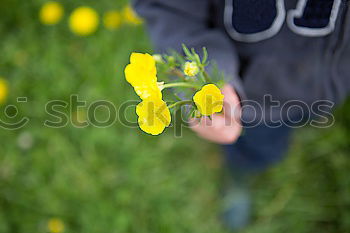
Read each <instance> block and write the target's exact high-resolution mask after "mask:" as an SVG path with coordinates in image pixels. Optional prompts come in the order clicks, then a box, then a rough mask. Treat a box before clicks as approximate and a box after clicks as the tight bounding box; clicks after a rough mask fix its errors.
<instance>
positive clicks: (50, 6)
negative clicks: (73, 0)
mask: <svg viewBox="0 0 350 233" xmlns="http://www.w3.org/2000/svg"><path fill="white" fill-rule="evenodd" d="M62 16H63V7H62V5H61V4H60V3H58V2H47V3H45V4H44V5H43V6H42V7H41V9H40V12H39V19H40V21H41V22H42V23H43V24H47V25H53V24H56V23H58V22H59V21H60V20H61V19H62Z"/></svg>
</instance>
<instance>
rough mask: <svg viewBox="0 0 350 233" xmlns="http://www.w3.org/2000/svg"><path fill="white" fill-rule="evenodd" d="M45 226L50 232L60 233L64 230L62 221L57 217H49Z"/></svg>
mask: <svg viewBox="0 0 350 233" xmlns="http://www.w3.org/2000/svg"><path fill="white" fill-rule="evenodd" d="M47 228H48V230H49V231H50V232H51V233H61V232H63V231H64V223H63V221H62V220H61V219H59V218H51V219H49V221H48V222H47Z"/></svg>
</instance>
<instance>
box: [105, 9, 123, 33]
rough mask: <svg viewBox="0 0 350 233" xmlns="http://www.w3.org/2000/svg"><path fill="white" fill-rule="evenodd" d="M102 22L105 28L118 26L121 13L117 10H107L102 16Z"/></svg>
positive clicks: (111, 28)
mask: <svg viewBox="0 0 350 233" xmlns="http://www.w3.org/2000/svg"><path fill="white" fill-rule="evenodd" d="M103 24H104V25H105V27H106V28H107V29H110V30H113V29H116V28H118V27H119V26H120V24H121V15H120V13H119V12H118V11H108V12H106V13H105V14H104V16H103Z"/></svg>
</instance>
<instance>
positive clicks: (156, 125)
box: [136, 98, 171, 135]
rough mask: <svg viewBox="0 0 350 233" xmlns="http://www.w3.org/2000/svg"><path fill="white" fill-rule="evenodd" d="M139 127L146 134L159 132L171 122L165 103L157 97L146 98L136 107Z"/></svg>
mask: <svg viewBox="0 0 350 233" xmlns="http://www.w3.org/2000/svg"><path fill="white" fill-rule="evenodd" d="M136 114H137V115H138V117H139V118H138V123H139V126H140V128H141V129H142V130H143V131H145V132H146V133H148V134H152V135H158V134H161V133H162V132H163V131H164V129H165V127H168V126H169V124H170V122H171V115H170V111H169V108H168V107H167V105H166V103H165V102H164V101H163V100H161V99H158V98H148V99H146V100H143V101H142V102H141V103H139V104H138V105H137V107H136Z"/></svg>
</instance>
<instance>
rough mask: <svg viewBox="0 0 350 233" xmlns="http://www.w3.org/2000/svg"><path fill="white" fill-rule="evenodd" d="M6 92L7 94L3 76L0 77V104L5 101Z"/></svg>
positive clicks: (6, 85)
mask: <svg viewBox="0 0 350 233" xmlns="http://www.w3.org/2000/svg"><path fill="white" fill-rule="evenodd" d="M7 94H8V84H7V81H6V80H5V79H3V78H0V104H2V103H4V102H5V101H6V98H7Z"/></svg>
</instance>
